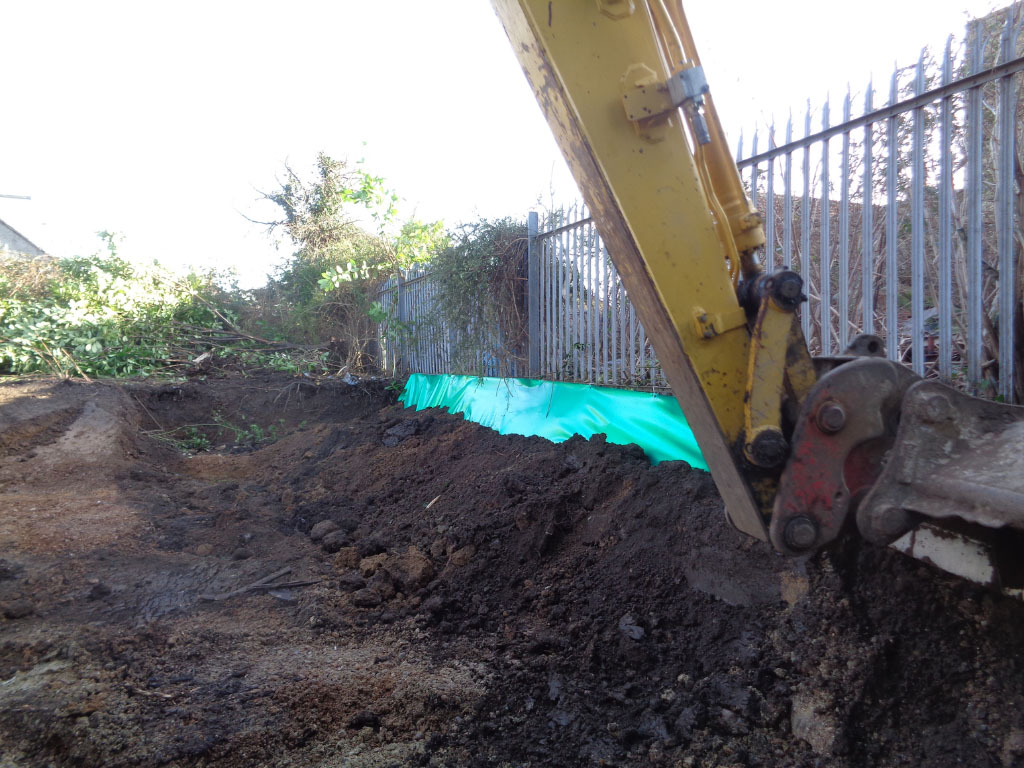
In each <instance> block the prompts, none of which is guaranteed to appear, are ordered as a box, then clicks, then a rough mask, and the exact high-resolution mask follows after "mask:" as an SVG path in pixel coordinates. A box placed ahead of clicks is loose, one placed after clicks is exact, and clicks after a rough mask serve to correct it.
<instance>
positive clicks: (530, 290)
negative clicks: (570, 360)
mask: <svg viewBox="0 0 1024 768" xmlns="http://www.w3.org/2000/svg"><path fill="white" fill-rule="evenodd" d="M538 228H539V226H538V217H537V212H536V211H530V214H529V216H528V217H527V219H526V322H527V336H528V339H529V341H528V344H529V356H530V376H532V377H533V378H537V377H538V376H540V253H539V251H538V249H537V230H538Z"/></svg>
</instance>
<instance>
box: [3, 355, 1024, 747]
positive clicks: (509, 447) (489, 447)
mask: <svg viewBox="0 0 1024 768" xmlns="http://www.w3.org/2000/svg"><path fill="white" fill-rule="evenodd" d="M215 411H217V412H220V413H221V414H222V418H223V419H227V420H230V421H231V422H233V423H235V424H238V425H240V426H241V427H243V428H244V429H245V431H246V432H247V433H248V434H239V435H236V437H239V438H245V439H246V440H248V442H245V440H243V442H242V443H241V444H238V443H234V442H233V443H231V444H222V443H224V442H225V438H226V435H225V434H224V430H218V429H217V428H216V427H209V426H208V427H200V428H199V429H201V430H204V431H205V433H206V434H207V435H208V436H209V437H210V438H212V439H213V440H214V444H213V450H212V451H210V452H205V453H200V454H198V455H188V454H186V453H182V451H181V447H182V446H175V445H171V444H168V443H167V441H161V440H158V439H156V438H157V437H159V435H160V434H161V433H160V432H155V431H156V430H162V431H163V434H166V431H168V430H172V429H175V428H178V427H182V426H183V425H189V424H210V423H212V422H211V419H212V416H211V414H212V413H213V412H215ZM250 424H258V425H260V427H261V428H262V429H263V432H264V434H269V433H271V432H273V433H274V435H275V436H278V435H280V439H278V440H277V441H276V442H273V443H270V444H265V443H264V442H258V441H256V440H255V439H254V436H258V434H255V435H254V433H256V430H252V429H251V428H250V427H249V426H248V425H250ZM271 427H274V428H275V429H274V430H271ZM228 432H229V434H230V431H228ZM175 434H176V435H178V436H183V435H186V434H188V433H187V432H186V431H185V430H179V432H177V433H175ZM324 521H331V522H330V523H327V524H323V523H324ZM317 524H321V525H317ZM329 529H330V530H331V531H332V532H331V533H328V534H327V535H326V536H324V534H325V531H327V530H329ZM311 532H312V533H313V535H312V536H311V535H310V533H311ZM318 540H319V541H318ZM0 557H2V561H0V613H2V618H0V766H45V765H55V766H72V765H73V766H158V765H169V766H207V765H209V766H253V765H273V766H320V765H323V766H405V765H431V766H485V765H494V766H539V765H555V766H575V765H583V766H589V765H632V764H641V765H642V764H652V765H664V766H677V765H682V766H757V765H760V766H818V765H820V766H832V765H835V766H876V765H877V766H894V765H920V766H947V765H969V766H986V765H994V766H1011V765H1020V764H1024V714H1022V712H1024V706H1022V705H1024V663H1022V658H1024V656H1022V654H1024V606H1022V605H1021V604H1019V603H1016V602H1013V601H1011V600H1008V599H1004V598H1001V597H999V596H997V595H994V594H988V593H986V592H984V591H981V590H979V589H976V588H974V587H972V586H970V585H967V584H964V583H961V582H958V581H956V580H954V579H952V578H950V577H947V576H945V575H942V574H939V573H937V572H934V571H932V570H930V569H928V568H927V567H925V566H923V565H921V564H920V563H916V562H914V561H911V560H908V559H905V558H903V557H902V556H901V555H898V554H896V553H894V552H890V551H884V550H878V549H874V548H868V547H863V546H857V545H856V544H855V543H847V544H845V545H843V547H841V548H839V549H836V550H833V551H830V552H826V553H824V554H822V555H819V556H818V557H815V558H813V559H811V560H809V561H806V562H799V561H786V560H783V559H782V558H779V557H777V556H775V555H774V554H773V553H772V552H770V551H769V549H768V548H767V547H766V546H765V545H763V544H760V543H757V542H754V541H751V540H747V539H745V538H744V537H742V536H741V535H739V534H737V533H735V532H733V531H732V530H731V529H729V527H728V526H727V524H726V523H725V522H724V519H723V511H722V505H721V501H720V499H719V497H718V494H717V492H716V490H715V488H714V485H713V484H712V482H711V480H710V477H709V476H708V475H707V474H705V473H703V472H700V471H695V470H691V469H690V468H689V467H688V466H687V465H685V464H682V463H667V464H662V465H660V466H658V467H654V468H651V467H649V466H648V464H647V462H646V460H645V459H644V457H643V455H642V454H641V453H640V451H639V450H638V449H636V448H635V447H626V448H623V447H618V446H612V445H606V444H605V442H604V441H603V440H602V439H600V438H595V439H593V440H590V441H584V440H580V439H573V440H570V441H569V442H567V443H564V444H561V445H553V444H551V443H548V442H546V441H544V440H541V439H536V438H522V437H502V436H500V435H498V434H496V433H494V432H492V431H490V430H487V429H484V428H482V427H479V426H477V425H475V424H471V423H466V422H464V421H463V420H462V419H461V418H459V417H455V416H450V415H448V414H446V413H442V412H437V411H425V412H420V413H414V412H412V411H406V410H403V409H402V408H401V406H399V405H396V404H395V403H394V393H393V392H391V391H388V390H386V389H385V388H384V384H383V382H373V381H363V382H360V383H358V384H356V385H347V384H345V383H342V382H336V381H327V382H321V383H319V384H316V383H313V382H309V381H305V380H296V379H290V378H287V377H283V376H279V375H272V374H266V373H264V374H259V373H254V374H251V375H249V376H247V377H233V378H226V379H209V380H194V381H188V382H184V383H180V384H166V383H165V384H125V385H112V384H82V383H62V382H45V381H31V382H9V383H6V384H3V385H0ZM286 568H287V569H289V570H288V572H287V574H284V575H283V576H281V577H280V578H279V581H284V582H298V584H293V586H290V587H288V586H286V587H281V588H278V589H274V590H269V589H265V588H257V589H254V590H251V591H249V592H243V593H240V594H235V595H234V596H228V597H226V598H224V599H209V598H211V597H223V596H224V595H225V594H227V593H229V592H231V591H232V590H234V589H238V588H239V587H243V586H246V585H249V584H252V583H253V582H256V581H258V580H259V579H261V578H263V577H265V576H267V575H269V574H272V573H275V572H279V571H282V570H284V569H286ZM307 582H313V583H307Z"/></svg>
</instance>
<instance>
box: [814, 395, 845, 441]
mask: <svg viewBox="0 0 1024 768" xmlns="http://www.w3.org/2000/svg"><path fill="white" fill-rule="evenodd" d="M816 420H817V422H818V427H819V428H820V429H821V431H822V432H827V433H829V434H835V433H836V432H839V431H840V430H841V429H842V428H843V427H845V426H846V411H844V410H843V406H842V405H840V404H839V403H837V402H836V401H835V400H826V401H825V402H824V403H822V404H821V405H820V406H819V407H818V413H817V416H816Z"/></svg>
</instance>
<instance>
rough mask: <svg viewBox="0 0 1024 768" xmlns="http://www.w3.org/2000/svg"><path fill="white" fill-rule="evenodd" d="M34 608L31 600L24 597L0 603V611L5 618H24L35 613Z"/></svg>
mask: <svg viewBox="0 0 1024 768" xmlns="http://www.w3.org/2000/svg"><path fill="white" fill-rule="evenodd" d="M35 610H36V609H35V606H33V605H32V601H31V600H28V599H26V598H19V599H16V600H10V601H8V602H5V603H3V604H2V605H0V613H3V616H4V618H5V619H24V618H25V617H26V616H31V615H32V614H33V613H35Z"/></svg>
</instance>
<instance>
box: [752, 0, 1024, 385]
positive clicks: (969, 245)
mask: <svg viewBox="0 0 1024 768" xmlns="http://www.w3.org/2000/svg"><path fill="white" fill-rule="evenodd" d="M1021 17H1022V10H1021V4H1020V3H1017V4H1014V5H1013V6H1011V7H1010V8H1007V9H1003V10H1001V11H997V12H995V13H993V14H991V15H990V16H988V17H986V18H985V19H982V20H979V21H976V22H973V23H972V24H971V25H970V28H969V29H968V34H967V37H966V40H965V43H964V45H963V46H960V47H958V48H954V45H953V42H952V40H949V41H947V43H946V45H945V47H944V50H943V51H942V53H941V54H939V55H936V56H934V57H931V56H930V55H928V54H927V52H922V54H921V56H920V57H919V58H918V60H917V62H915V65H914V66H911V67H906V68H897V69H896V71H895V72H894V73H893V75H892V78H891V79H890V87H889V98H888V100H887V102H886V104H885V105H884V106H882V107H876V106H875V105H874V104H873V101H874V100H875V99H874V92H873V88H872V85H871V83H868V86H867V89H866V91H865V92H864V100H863V104H864V111H863V113H862V114H861V115H859V116H851V114H850V111H851V110H850V103H851V101H852V94H851V95H848V97H847V99H846V100H844V103H843V119H842V122H841V123H838V124H832V125H830V124H829V119H828V102H827V100H823V103H822V108H821V109H819V110H812V109H811V106H810V102H808V108H807V111H806V114H805V116H804V117H805V119H804V135H803V137H802V138H799V139H795V140H794V139H793V137H792V130H791V128H792V120H791V119H790V121H788V122H787V127H786V142H785V143H784V144H782V145H781V146H776V145H774V144H773V143H772V142H769V147H768V149H767V150H761V149H759V147H758V146H757V145H756V144H753V143H752V146H751V156H750V157H747V158H744V157H743V150H744V145H743V142H742V139H741V142H740V146H739V148H738V152H737V156H738V158H739V166H740V170H741V175H742V177H743V179H744V182H745V183H749V185H750V186H749V190H750V195H751V199H752V200H753V201H755V202H756V203H757V204H758V206H759V208H760V209H761V210H762V212H763V215H764V221H765V224H766V227H767V228H768V232H767V242H768V243H769V249H770V250H769V252H768V253H766V254H765V257H764V262H765V264H766V265H767V266H769V267H773V266H774V265H776V264H777V263H778V261H779V259H777V258H776V253H777V250H776V248H777V244H780V243H781V262H782V264H783V265H784V266H790V265H791V268H793V269H796V270H797V271H799V272H800V273H801V274H802V275H803V277H804V281H805V285H806V293H807V295H808V297H809V301H808V303H807V304H806V305H805V306H804V307H803V308H802V310H801V320H802V323H803V328H804V332H805V336H806V337H807V339H808V344H809V345H810V347H811V350H812V352H814V353H818V354H827V353H829V352H830V351H835V349H836V348H837V346H838V347H839V348H841V347H843V346H844V345H845V344H846V343H847V342H848V341H849V339H850V338H851V337H852V336H853V335H854V334H856V333H860V332H865V333H877V334H878V335H880V336H883V337H884V338H885V349H886V353H887V355H888V356H889V357H890V358H891V359H893V360H898V361H900V362H903V363H905V364H907V365H908V366H910V367H912V368H913V369H914V370H915V371H916V372H917V373H919V374H921V375H923V376H926V377H937V378H939V379H941V380H944V381H947V382H950V383H952V384H954V385H956V386H960V387H962V388H964V389H966V390H968V391H970V392H972V393H974V394H980V395H984V396H990V397H994V396H999V397H1001V398H1003V399H1004V400H1006V401H1007V402H1019V401H1021V399H1022V393H1024V383H1022V381H1021V377H1020V372H1019V371H1018V370H1015V367H1019V366H1018V365H1017V363H1018V361H1019V359H1022V358H1024V350H1022V349H1021V347H1022V343H1024V342H1022V340H1021V339H1020V338H1019V335H1020V333H1019V317H1020V316H1021V315H1022V314H1024V307H1022V292H1024V286H1022V285H1021V282H1022V281H1021V280H1020V279H1019V273H1020V266H1019V264H1018V263H1017V262H1018V251H1019V249H1020V248H1021V243H1022V242H1024V238H1022V237H1021V219H1022V218H1024V200H1022V190H1021V189H1019V188H1018V187H1019V183H1018V182H1017V181H1016V179H1015V173H1016V167H1017V166H1018V165H1024V152H1022V151H1021V147H1020V143H1021V141H1022V135H1024V109H1022V108H1021V103H1022V99H1021V91H1022V89H1024V82H1022V81H1024V76H1022V72H1024V55H1022V54H1024V46H1022V45H1021V44H1020V43H1019V41H1018V30H1019V28H1020V26H1021V24H1022V18H1021ZM817 114H820V116H821V125H822V128H821V130H820V131H818V132H817V133H814V134H812V133H811V122H812V118H814V116H815V115H817ZM814 119H816V118H814ZM770 124H771V123H769V125H770ZM1018 133H1020V134H1021V135H1018ZM747 135H748V136H756V135H757V133H756V131H750V132H748V133H747ZM833 138H835V139H841V141H842V148H841V150H840V148H839V146H838V143H839V142H838V141H837V142H836V143H835V144H834V145H832V146H830V140H831V139H833ZM794 152H802V155H801V157H800V159H801V160H802V163H801V164H799V165H801V166H802V167H796V166H795V165H794V164H793V163H792V156H793V153H794ZM780 166H781V168H780ZM776 174H780V179H781V190H779V184H778V182H779V181H780V179H777V178H776ZM796 185H800V187H799V191H797V193H796V194H797V195H799V196H800V201H799V205H798V206H793V196H794V193H793V187H794V186H796ZM777 190H778V191H777ZM779 192H781V194H779ZM801 193H802V194H801ZM777 198H778V199H777ZM794 208H797V209H798V210H794ZM780 210H781V215H779V214H778V211H780ZM795 228H799V236H798V239H799V242H798V243H793V230H794V229H795ZM794 245H795V246H796V250H795V251H793V250H792V249H793V246H794ZM791 254H795V255H791ZM858 270H859V272H860V274H859V275H858Z"/></svg>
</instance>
